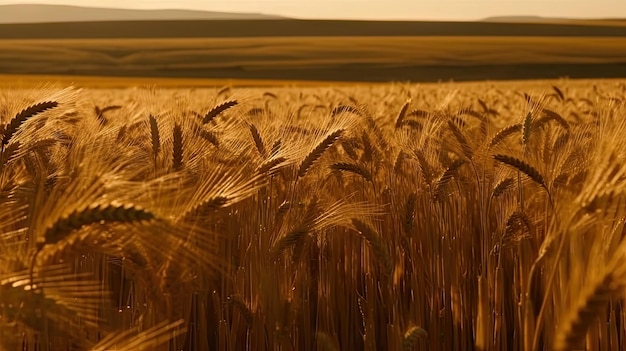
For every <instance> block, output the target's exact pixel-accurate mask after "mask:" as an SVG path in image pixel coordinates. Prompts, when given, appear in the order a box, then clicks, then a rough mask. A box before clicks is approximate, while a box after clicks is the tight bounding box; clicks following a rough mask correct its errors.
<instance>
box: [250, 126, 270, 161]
mask: <svg viewBox="0 0 626 351" xmlns="http://www.w3.org/2000/svg"><path fill="white" fill-rule="evenodd" d="M250 133H251V134H252V139H254V145H255V146H256V149H257V150H258V151H259V154H261V156H262V157H266V156H267V151H266V150H265V144H263V139H262V138H261V134H260V133H259V130H258V129H257V128H256V126H255V125H254V124H250Z"/></svg>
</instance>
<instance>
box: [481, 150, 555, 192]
mask: <svg viewBox="0 0 626 351" xmlns="http://www.w3.org/2000/svg"><path fill="white" fill-rule="evenodd" d="M493 158H494V159H496V160H497V161H500V162H502V163H504V164H506V165H508V166H511V167H513V168H515V169H516V170H518V171H520V172H522V173H524V174H526V175H527V176H528V177H529V178H530V179H532V180H533V181H534V182H535V183H537V184H539V185H541V186H542V187H544V188H546V183H545V181H544V179H543V176H542V175H541V173H539V171H538V170H537V169H536V168H535V167H533V166H531V165H529V164H528V163H526V162H524V161H522V160H520V159H518V158H516V157H513V156H507V155H495V156H493Z"/></svg>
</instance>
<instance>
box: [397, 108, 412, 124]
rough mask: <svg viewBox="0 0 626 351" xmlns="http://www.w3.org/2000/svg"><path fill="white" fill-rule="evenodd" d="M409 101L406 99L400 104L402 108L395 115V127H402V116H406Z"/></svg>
mask: <svg viewBox="0 0 626 351" xmlns="http://www.w3.org/2000/svg"><path fill="white" fill-rule="evenodd" d="M410 103H411V101H407V102H405V103H404V105H402V108H401V109H400V112H399V113H398V117H396V129H400V127H402V122H403V121H404V118H405V117H406V111H407V110H408V109H409V104H410Z"/></svg>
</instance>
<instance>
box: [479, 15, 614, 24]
mask: <svg viewBox="0 0 626 351" xmlns="http://www.w3.org/2000/svg"><path fill="white" fill-rule="evenodd" d="M624 21H626V18H594V19H572V18H566V17H541V16H493V17H487V18H484V19H483V20H482V22H499V23H593V22H595V23H601V24H607V23H608V24H611V23H613V22H624Z"/></svg>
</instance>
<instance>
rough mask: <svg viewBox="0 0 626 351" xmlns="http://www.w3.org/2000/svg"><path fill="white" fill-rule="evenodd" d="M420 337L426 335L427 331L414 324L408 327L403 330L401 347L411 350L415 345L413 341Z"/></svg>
mask: <svg viewBox="0 0 626 351" xmlns="http://www.w3.org/2000/svg"><path fill="white" fill-rule="evenodd" d="M420 337H422V338H427V337H428V333H427V332H426V330H424V329H422V328H420V327H416V326H412V327H410V328H409V329H407V330H406V331H405V332H404V337H403V338H402V349H403V350H413V348H414V347H415V343H417V340H418V339H419V338H420Z"/></svg>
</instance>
